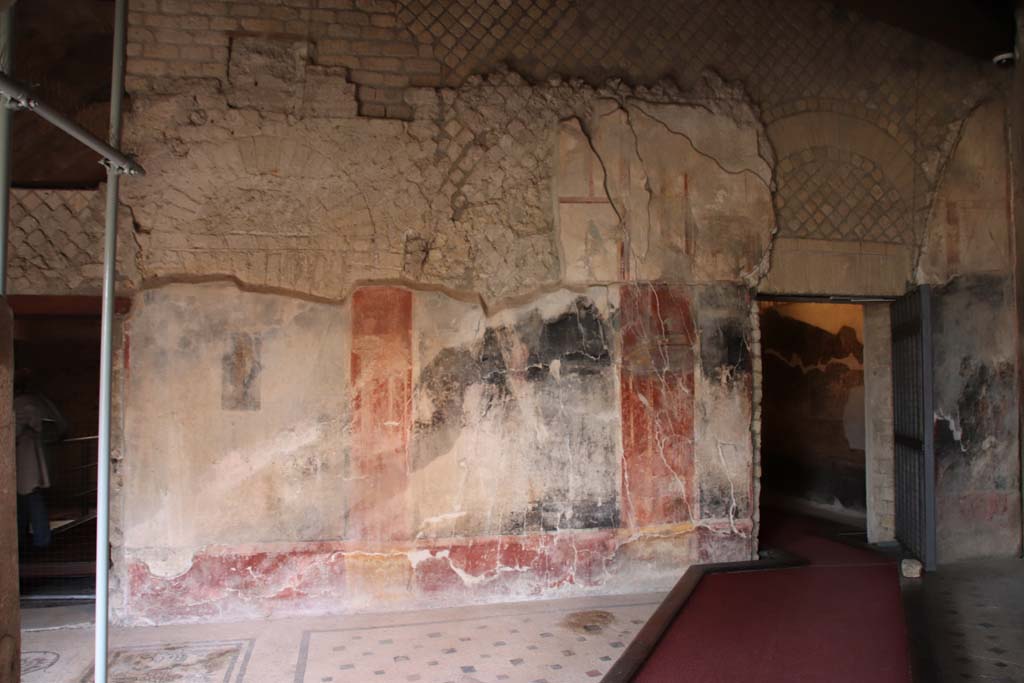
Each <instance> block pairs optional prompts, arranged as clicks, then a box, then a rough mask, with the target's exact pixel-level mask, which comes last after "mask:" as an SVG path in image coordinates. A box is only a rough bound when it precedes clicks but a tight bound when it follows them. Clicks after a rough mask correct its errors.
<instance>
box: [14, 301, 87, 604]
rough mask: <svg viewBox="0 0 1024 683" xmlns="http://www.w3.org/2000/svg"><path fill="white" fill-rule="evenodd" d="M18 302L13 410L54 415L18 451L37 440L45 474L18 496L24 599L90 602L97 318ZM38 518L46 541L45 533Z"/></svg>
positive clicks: (57, 305) (61, 305) (56, 305)
mask: <svg viewBox="0 0 1024 683" xmlns="http://www.w3.org/2000/svg"><path fill="white" fill-rule="evenodd" d="M15 299H25V300H26V301H21V302H18V301H14V302H13V305H12V308H13V310H14V314H15V315H14V362H15V396H16V398H15V407H16V410H17V408H18V406H19V404H20V402H24V401H26V400H28V401H29V402H31V401H35V402H37V403H38V404H39V405H42V406H45V407H46V408H50V410H49V411H47V410H45V408H44V413H50V414H48V415H46V417H45V418H44V425H43V427H44V428H43V430H42V431H41V432H40V433H39V434H35V433H34V432H33V431H31V430H25V429H21V430H19V431H21V432H22V434H21V435H20V436H19V437H18V439H19V444H21V440H22V439H26V438H37V439H38V442H39V443H40V444H41V451H42V453H43V456H42V459H43V460H44V463H45V471H46V475H45V477H44V478H45V481H44V482H42V483H43V485H41V486H39V487H38V488H36V489H35V491H34V492H33V493H31V494H27V495H22V494H23V493H24V492H23V491H19V508H20V514H21V517H22V519H21V520H19V527H25V528H24V530H23V531H22V533H21V534H20V535H21V539H20V542H19V549H18V551H19V552H18V555H19V571H20V577H21V594H22V598H23V599H25V600H27V601H29V602H33V601H47V600H51V599H67V598H68V597H74V598H86V597H89V596H91V595H92V593H93V590H94V588H93V585H94V581H93V577H94V574H95V557H96V548H95V545H96V436H95V435H96V425H97V411H98V395H99V358H100V345H99V319H98V318H97V317H96V316H94V315H91V314H81V313H80V312H75V313H76V314H72V315H68V314H67V312H66V311H63V310H62V309H66V308H67V306H66V302H62V301H61V300H60V299H56V298H48V299H49V301H47V302H43V301H40V300H38V299H41V298H38V297H15ZM19 303H20V304H21V305H18V304H19ZM19 396H20V397H21V398H20V399H19V398H18V397H19ZM25 397H31V398H29V399H26V398H25ZM52 411H56V412H57V413H59V416H53V415H52ZM58 423H60V424H59V426H58ZM21 447H22V446H21V445H19V448H21ZM22 465H23V463H22V462H21V460H19V468H20V467H22ZM30 496H31V498H30ZM29 501H31V503H30V502H29ZM40 501H41V503H40ZM40 508H42V511H40ZM40 515H45V516H44V517H42V519H45V521H46V523H47V524H48V526H49V539H48V540H47V538H46V533H45V531H42V532H40V530H39V529H40V528H42V527H43V523H42V522H41V521H40V519H41V517H40ZM37 527H38V528H37Z"/></svg>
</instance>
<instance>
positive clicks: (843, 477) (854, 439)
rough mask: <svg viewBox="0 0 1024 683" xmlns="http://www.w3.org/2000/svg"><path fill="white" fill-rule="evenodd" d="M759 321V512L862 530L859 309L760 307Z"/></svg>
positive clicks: (803, 304) (798, 304)
mask: <svg viewBox="0 0 1024 683" xmlns="http://www.w3.org/2000/svg"><path fill="white" fill-rule="evenodd" d="M760 315H761V362H762V370H763V391H762V399H761V502H762V509H763V510H766V511H767V513H766V514H768V515H770V514H771V512H770V510H771V509H773V508H774V509H787V510H793V511H797V512H800V513H803V514H808V515H813V516H818V517H824V518H827V519H831V520H833V521H838V522H842V523H843V524H845V525H847V526H851V527H856V528H860V529H863V528H865V525H866V514H867V493H866V491H867V489H866V481H865V480H866V471H865V446H866V444H865V405H864V324H863V309H862V306H860V305H859V304H851V303H820V302H811V301H762V302H761V303H760ZM763 516H764V514H763Z"/></svg>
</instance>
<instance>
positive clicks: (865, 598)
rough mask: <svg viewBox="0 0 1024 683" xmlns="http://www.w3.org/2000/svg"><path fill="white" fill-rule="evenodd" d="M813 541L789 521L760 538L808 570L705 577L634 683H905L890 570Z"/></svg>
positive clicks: (802, 525) (902, 626)
mask: <svg viewBox="0 0 1024 683" xmlns="http://www.w3.org/2000/svg"><path fill="white" fill-rule="evenodd" d="M777 519H779V518H777ZM820 533H821V532H820V531H819V525H818V523H817V522H815V521H813V520H810V519H807V518H802V517H793V516H787V517H783V518H781V519H779V522H778V523H777V524H776V525H774V526H772V527H771V528H767V529H763V530H762V534H761V545H762V547H770V548H781V549H783V550H786V551H788V552H790V553H793V554H795V555H799V556H801V557H803V558H805V559H807V560H810V565H808V566H804V567H796V568H791V569H778V570H765V571H751V572H733V573H725V574H711V575H708V576H705V577H704V578H703V579H702V580H701V582H700V583H699V584H698V586H697V589H696V590H695V591H694V592H693V595H691V596H690V599H689V600H688V601H687V602H686V604H685V606H684V607H683V609H682V611H681V612H680V613H679V615H678V616H676V618H675V620H674V621H673V623H672V625H671V626H670V627H669V630H668V631H667V632H666V633H665V635H664V637H663V638H662V640H661V641H660V642H659V643H658V645H657V647H656V648H655V650H654V652H653V653H652V654H651V656H650V658H649V659H648V660H647V662H646V663H645V664H644V666H643V668H642V669H641V670H640V673H639V674H638V675H637V676H636V678H635V679H634V680H635V681H640V682H643V683H663V682H668V681H687V682H692V683H717V682H718V681H722V682H723V683H724V682H729V683H734V682H736V681H758V682H759V683H772V682H775V681H779V682H782V681H786V682H787V683H789V682H794V681H827V682H828V683H845V682H846V681H850V682H851V683H852V682H854V681H856V682H857V683H864V682H870V683H888V682H890V681H891V682H898V683H908V682H909V681H910V680H911V678H910V658H909V654H908V645H907V630H906V623H905V620H904V615H903V606H902V603H901V600H900V587H899V575H898V568H897V565H896V562H895V561H894V560H890V559H887V558H885V557H883V556H881V555H879V554H877V553H874V552H871V551H869V550H866V549H860V548H856V547H852V546H849V545H846V544H844V543H841V542H839V541H833V540H830V539H829V538H828V537H827V536H823V535H817V534H820Z"/></svg>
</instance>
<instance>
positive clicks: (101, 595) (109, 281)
mask: <svg viewBox="0 0 1024 683" xmlns="http://www.w3.org/2000/svg"><path fill="white" fill-rule="evenodd" d="M127 12H128V3H127V0H117V3H116V4H115V6H114V64H113V68H112V69H111V75H110V145H111V149H112V150H113V151H115V152H116V151H117V150H116V149H114V148H116V147H119V146H120V144H121V107H122V101H123V99H124V61H125V52H124V44H125V20H126V17H127ZM117 153H118V154H120V152H117ZM107 158H108V160H109V161H108V163H107V208H106V225H105V228H104V232H103V316H102V322H101V325H100V419H99V444H98V450H97V453H96V463H97V465H96V643H95V645H96V650H95V658H96V662H95V671H96V675H95V681H96V683H107V629H108V620H109V612H108V604H107V603H108V594H107V589H108V586H109V570H110V540H109V539H110V408H111V400H110V395H111V394H110V385H111V374H112V367H113V355H114V348H113V339H114V285H115V280H116V277H117V203H118V202H117V199H118V196H117V195H118V180H119V176H120V174H121V173H132V167H131V166H130V165H128V164H124V163H122V164H118V162H117V160H114V159H112V158H111V157H110V156H109V155H108V156H107ZM125 160H126V161H129V162H131V160H130V159H127V158H126V157H125ZM131 164H134V162H131ZM136 167H137V165H136ZM137 168H138V167H137ZM141 171H142V169H141V168H138V170H137V171H136V172H141Z"/></svg>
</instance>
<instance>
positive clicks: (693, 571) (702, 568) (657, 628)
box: [601, 549, 810, 683]
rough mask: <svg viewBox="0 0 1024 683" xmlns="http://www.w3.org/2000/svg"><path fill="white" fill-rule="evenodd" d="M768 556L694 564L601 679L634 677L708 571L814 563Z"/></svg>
mask: <svg viewBox="0 0 1024 683" xmlns="http://www.w3.org/2000/svg"><path fill="white" fill-rule="evenodd" d="M765 555H766V556H765V557H764V558H762V559H760V560H747V561H744V562H715V563H712V564H693V565H690V566H689V567H688V568H687V569H686V571H685V572H683V576H682V578H680V579H679V581H678V582H676V585H675V586H673V587H672V590H671V591H669V594H668V595H667V596H666V597H665V599H664V600H663V601H662V603H661V605H660V606H659V607H658V609H656V610H655V611H654V614H652V615H651V618H650V619H648V620H647V623H646V624H644V625H643V626H642V627H641V628H640V631H639V632H638V633H637V634H636V637H635V638H633V640H632V642H630V644H629V646H628V647H627V648H626V649H625V651H624V652H623V653H622V655H621V656H620V657H619V658H618V659H617V660H615V664H613V665H612V668H611V669H609V670H608V673H606V674H605V675H604V677H603V678H602V679H601V683H628V681H631V680H633V677H634V676H636V674H637V673H638V672H639V671H640V669H641V667H643V665H644V662H646V661H647V658H648V657H650V656H651V654H652V653H653V652H654V649H655V648H656V647H657V646H658V643H659V642H660V641H661V639H662V636H664V635H665V633H666V632H667V631H668V628H669V626H671V625H672V622H673V621H674V620H675V618H676V616H677V615H678V614H679V612H680V611H681V610H682V609H683V607H684V606H685V605H686V601H687V600H689V598H690V596H691V595H693V591H694V590H695V589H696V588H697V584H699V583H700V580H701V579H702V578H704V577H705V576H707V575H708V574H723V573H727V572H748V571H765V570H769V569H792V568H794V567H803V566H806V565H808V564H810V562H808V561H807V560H806V559H804V558H802V557H799V556H797V555H792V554H790V553H787V552H785V551H782V550H776V549H772V550H769V551H766V552H765Z"/></svg>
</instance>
